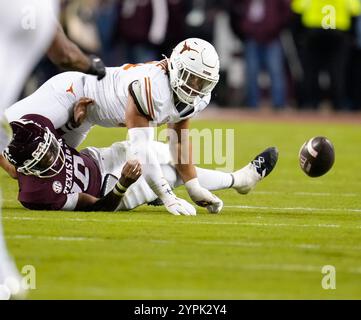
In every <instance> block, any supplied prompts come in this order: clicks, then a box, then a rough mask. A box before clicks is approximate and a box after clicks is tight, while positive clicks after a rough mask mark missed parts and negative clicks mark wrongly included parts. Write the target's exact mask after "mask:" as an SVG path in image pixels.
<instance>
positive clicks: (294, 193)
mask: <svg viewBox="0 0 361 320" xmlns="http://www.w3.org/2000/svg"><path fill="white" fill-rule="evenodd" d="M250 194H260V195H279V194H282V195H291V196H315V197H337V196H339V197H348V198H349V197H359V196H360V194H358V193H331V192H281V191H252V193H250Z"/></svg>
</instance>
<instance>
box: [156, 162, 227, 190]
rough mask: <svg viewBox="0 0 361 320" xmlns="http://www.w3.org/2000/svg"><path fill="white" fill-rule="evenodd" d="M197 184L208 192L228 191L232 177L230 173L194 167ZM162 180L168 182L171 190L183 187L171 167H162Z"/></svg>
mask: <svg viewBox="0 0 361 320" xmlns="http://www.w3.org/2000/svg"><path fill="white" fill-rule="evenodd" d="M196 170H197V176H198V180H199V183H200V185H201V186H202V187H204V188H206V189H208V190H210V191H215V190H223V189H229V188H231V186H232V183H233V177H232V175H231V174H230V173H226V172H222V171H216V170H209V169H203V168H199V167H196ZM162 171H163V175H164V178H165V179H166V180H167V181H168V182H169V184H170V186H171V187H172V188H176V187H178V186H180V185H183V181H182V179H181V178H180V177H179V175H178V174H177V172H176V169H175V168H174V167H173V166H171V165H162Z"/></svg>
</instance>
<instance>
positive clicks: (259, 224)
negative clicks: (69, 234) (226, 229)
mask: <svg viewBox="0 0 361 320" xmlns="http://www.w3.org/2000/svg"><path fill="white" fill-rule="evenodd" d="M176 219H179V217H177V218H175V220H174V222H175V223H179V224H193V225H239V226H256V227H286V228H287V227H291V228H344V229H361V225H354V224H353V225H342V226H341V225H339V224H291V223H263V222H237V221H231V222H225V221H196V220H193V219H192V220H176ZM185 219H187V218H185ZM3 220H15V221H16V220H20V221H58V222H69V221H70V222H96V223H98V222H99V223H112V224H113V223H124V222H127V223H128V222H131V223H132V222H137V223H149V220H143V219H119V220H114V219H111V220H104V219H85V218H66V217H64V218H63V219H56V218H43V217H14V216H7V217H3ZM152 222H153V223H156V224H162V225H167V224H169V220H167V221H165V220H163V221H160V220H157V221H152Z"/></svg>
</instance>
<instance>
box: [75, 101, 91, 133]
mask: <svg viewBox="0 0 361 320" xmlns="http://www.w3.org/2000/svg"><path fill="white" fill-rule="evenodd" d="M92 104H94V100H93V99H90V98H80V99H79V101H78V102H76V104H75V105H74V110H73V118H72V119H71V121H70V123H71V125H72V127H73V128H79V127H80V126H81V125H82V124H83V122H84V120H85V118H86V116H87V114H88V107H89V106H90V105H92Z"/></svg>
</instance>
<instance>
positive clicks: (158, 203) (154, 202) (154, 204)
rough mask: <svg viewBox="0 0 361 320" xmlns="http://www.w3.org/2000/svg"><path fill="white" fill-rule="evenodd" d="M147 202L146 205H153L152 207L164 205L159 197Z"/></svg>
mask: <svg viewBox="0 0 361 320" xmlns="http://www.w3.org/2000/svg"><path fill="white" fill-rule="evenodd" d="M147 204H148V206H153V207H160V206H163V205H164V203H163V201H162V200H161V199H159V198H157V199H155V200H153V201H151V202H148V203H147Z"/></svg>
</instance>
